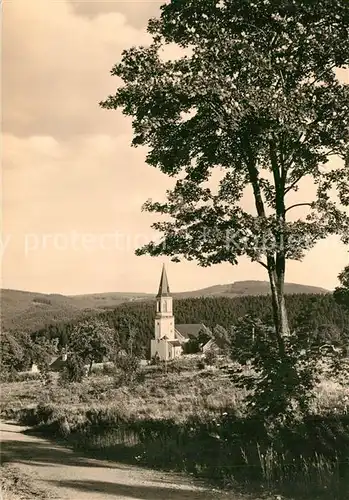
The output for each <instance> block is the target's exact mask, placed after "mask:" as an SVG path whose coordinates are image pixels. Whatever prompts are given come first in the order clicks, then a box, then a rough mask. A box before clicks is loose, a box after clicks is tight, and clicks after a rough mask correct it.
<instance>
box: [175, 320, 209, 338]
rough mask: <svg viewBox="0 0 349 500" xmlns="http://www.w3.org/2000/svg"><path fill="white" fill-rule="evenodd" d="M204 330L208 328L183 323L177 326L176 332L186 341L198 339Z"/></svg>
mask: <svg viewBox="0 0 349 500" xmlns="http://www.w3.org/2000/svg"><path fill="white" fill-rule="evenodd" d="M204 329H206V326H205V325H204V324H203V323H183V324H180V325H176V330H177V331H178V332H179V333H180V334H181V335H182V337H184V338H186V339H189V338H190V337H197V336H198V335H199V333H200V332H201V331H202V330H204Z"/></svg>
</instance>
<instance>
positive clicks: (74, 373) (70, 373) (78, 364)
mask: <svg viewBox="0 0 349 500" xmlns="http://www.w3.org/2000/svg"><path fill="white" fill-rule="evenodd" d="M84 375H85V367H84V363H83V361H82V360H81V359H80V358H78V357H77V356H75V355H71V356H68V359H67V361H66V363H65V365H64V367H63V370H62V372H61V374H60V378H59V381H60V384H61V385H65V384H67V383H71V382H81V380H82V379H83V377H84Z"/></svg>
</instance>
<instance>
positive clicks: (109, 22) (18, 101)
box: [2, 0, 149, 138]
mask: <svg viewBox="0 0 349 500" xmlns="http://www.w3.org/2000/svg"><path fill="white" fill-rule="evenodd" d="M14 26H16V29H13V27H14ZM148 41H149V36H148V35H147V34H146V32H145V29H144V28H143V29H136V28H134V27H132V26H131V25H130V24H128V22H127V19H126V17H125V15H123V14H122V13H119V12H113V13H109V14H102V15H99V16H98V17H94V18H92V19H88V18H86V17H82V16H79V15H77V14H76V13H75V12H74V9H73V7H72V6H71V4H69V3H67V1H64V0H62V1H55V0H30V1H28V0H15V1H14V2H6V3H5V5H4V22H3V67H4V68H6V71H4V73H3V88H2V92H3V131H4V132H6V133H11V134H13V135H18V136H28V135H33V134H35V135H50V136H54V137H55V138H57V137H61V138H67V137H71V136H72V135H75V134H93V133H97V134H101V133H102V134H103V133H113V134H114V133H115V134H117V133H120V132H121V131H124V130H125V126H127V125H126V124H128V123H129V122H127V121H126V120H125V118H124V117H123V116H122V115H121V113H120V112H110V111H109V112H108V111H106V110H102V109H100V107H99V105H98V103H99V102H100V101H101V100H103V99H105V98H106V97H107V95H108V94H109V93H113V92H114V91H115V88H116V87H117V84H118V82H117V79H116V78H115V77H114V78H112V77H111V76H110V70H111V68H112V66H113V65H114V64H115V63H116V62H117V61H118V59H119V58H120V55H121V51H122V50H123V49H125V48H128V47H130V46H132V45H134V44H136V45H139V44H144V43H147V42H148Z"/></svg>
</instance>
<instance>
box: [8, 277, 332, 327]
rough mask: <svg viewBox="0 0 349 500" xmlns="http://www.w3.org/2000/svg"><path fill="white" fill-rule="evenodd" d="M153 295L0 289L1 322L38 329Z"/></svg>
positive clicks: (299, 289) (234, 292) (227, 291)
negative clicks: (77, 293)
mask: <svg viewBox="0 0 349 500" xmlns="http://www.w3.org/2000/svg"><path fill="white" fill-rule="evenodd" d="M268 293H269V284H268V283H267V282H264V281H240V282H236V283H232V284H226V285H216V286H212V287H208V288H204V289H201V290H194V291H189V292H182V293H174V294H173V296H174V297H175V298H187V297H203V296H206V297H209V296H215V297H219V296H221V297H237V296H242V295H266V294H268ZM286 293H326V290H324V289H322V288H317V287H311V286H305V285H298V284H292V283H289V284H287V285H286ZM153 297H154V295H153V294H146V293H123V292H115V293H113V292H111V293H100V294H87V295H75V296H65V295H59V294H40V293H35V292H24V291H19V290H8V289H4V290H1V321H2V327H3V328H4V329H11V330H15V329H17V330H21V329H23V330H24V329H25V330H31V331H32V330H39V329H40V328H43V327H44V326H45V325H47V324H51V323H55V322H61V321H71V320H74V319H77V318H80V317H82V316H85V315H88V314H91V312H92V313H93V312H98V311H101V310H103V309H110V308H113V307H116V306H118V305H119V304H121V303H123V302H128V301H130V300H144V299H151V298H153Z"/></svg>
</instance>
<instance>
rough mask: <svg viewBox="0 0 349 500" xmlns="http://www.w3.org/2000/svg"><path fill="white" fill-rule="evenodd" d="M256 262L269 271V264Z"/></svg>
mask: <svg viewBox="0 0 349 500" xmlns="http://www.w3.org/2000/svg"><path fill="white" fill-rule="evenodd" d="M256 262H257V263H258V264H260V265H261V266H262V267H264V268H265V269H267V270H268V266H267V264H265V262H262V261H261V260H256Z"/></svg>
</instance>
